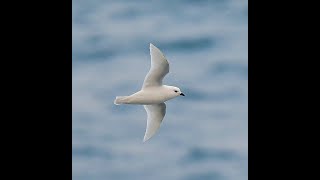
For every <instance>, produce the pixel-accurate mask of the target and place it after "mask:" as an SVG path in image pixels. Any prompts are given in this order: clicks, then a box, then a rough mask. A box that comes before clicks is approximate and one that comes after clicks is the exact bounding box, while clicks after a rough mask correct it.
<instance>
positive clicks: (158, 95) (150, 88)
mask: <svg viewBox="0 0 320 180" xmlns="http://www.w3.org/2000/svg"><path fill="white" fill-rule="evenodd" d="M150 55H151V68H150V71H149V73H148V74H147V76H146V77H145V80H144V83H143V86H142V88H141V90H140V91H138V92H136V93H134V94H132V95H130V96H117V97H116V99H115V101H114V104H116V105H120V104H138V105H144V108H145V110H146V112H147V115H148V120H147V129H146V132H145V136H144V139H143V141H147V140H148V139H150V138H151V137H152V136H153V135H154V134H155V133H156V131H157V130H158V129H159V127H160V124H161V122H162V120H163V118H164V116H165V113H166V105H165V103H164V102H166V101H168V100H170V99H172V98H175V97H177V96H180V95H182V96H184V94H183V93H182V92H181V91H180V89H179V88H177V87H174V86H167V85H162V80H163V78H164V76H165V75H166V74H168V73H169V63H168V61H167V59H166V58H165V56H164V55H163V54H162V52H161V51H160V50H159V49H158V48H157V47H155V46H154V45H153V44H150Z"/></svg>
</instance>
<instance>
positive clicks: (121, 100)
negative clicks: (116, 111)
mask: <svg viewBox="0 0 320 180" xmlns="http://www.w3.org/2000/svg"><path fill="white" fill-rule="evenodd" d="M127 97H128V96H117V97H116V99H115V100H114V104H115V105H120V104H125V103H126V98H127Z"/></svg>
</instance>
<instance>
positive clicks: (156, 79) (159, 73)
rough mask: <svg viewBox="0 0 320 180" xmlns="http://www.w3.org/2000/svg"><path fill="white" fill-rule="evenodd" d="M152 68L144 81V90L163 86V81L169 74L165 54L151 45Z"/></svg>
mask: <svg viewBox="0 0 320 180" xmlns="http://www.w3.org/2000/svg"><path fill="white" fill-rule="evenodd" d="M150 55H151V67H150V70H149V72H148V74H147V76H146V77H145V79H144V82H143V85H142V89H143V88H146V87H152V86H161V85H162V79H163V78H164V76H165V75H166V74H168V73H169V63H168V61H167V59H166V57H165V56H164V55H163V53H162V52H161V51H160V50H159V49H158V48H157V47H155V46H154V45H153V44H151V43H150Z"/></svg>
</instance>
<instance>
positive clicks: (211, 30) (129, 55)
mask: <svg viewBox="0 0 320 180" xmlns="http://www.w3.org/2000/svg"><path fill="white" fill-rule="evenodd" d="M72 3H73V4H72V16H73V22H72V61H73V67H72V68H73V69H72V94H73V95H72V116H73V119H72V176H73V179H74V180H89V179H90V180H107V179H117V180H118V179H119V180H120V179H130V180H141V179H152V180H163V179H177V180H202V179H203V180H211V179H214V180H245V179H248V3H247V0H176V1H171V0H158V1H156V0H153V1H142V0H139V1H138V0H137V1H131V0H117V1H107V0H90V1H85V0H73V1H72ZM149 43H153V44H154V45H156V46H157V47H158V48H159V49H161V50H162V51H163V53H164V54H165V55H166V57H167V59H168V60H169V62H170V73H169V74H168V75H167V76H166V77H165V79H164V82H165V84H168V85H175V86H178V87H180V89H181V90H182V91H183V92H184V93H185V94H186V96H185V97H178V98H176V99H173V100H171V101H168V102H167V103H166V104H167V113H166V116H165V119H164V120H163V123H162V126H161V128H160V130H159V132H158V133H157V134H156V135H155V136H154V137H153V138H152V139H150V140H149V141H147V142H146V143H143V142H142V139H143V136H144V132H145V128H146V113H145V110H144V108H143V107H142V106H130V105H127V106H115V105H114V104H113V101H114V98H115V96H118V95H129V94H131V93H133V92H136V91H138V90H139V89H140V88H141V85H142V83H143V79H144V77H145V75H146V73H147V72H148V70H149V66H150V55H149Z"/></svg>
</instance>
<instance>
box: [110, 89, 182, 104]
mask: <svg viewBox="0 0 320 180" xmlns="http://www.w3.org/2000/svg"><path fill="white" fill-rule="evenodd" d="M171 88H172V86H166V85H162V86H159V87H149V88H145V89H142V90H140V91H138V92H136V93H134V94H132V95H130V96H120V97H121V98H120V99H121V100H120V102H117V101H116V102H115V104H141V105H150V104H160V103H163V102H166V101H168V100H170V99H172V98H175V97H176V94H173V93H170V92H171V91H172V90H171ZM116 100H117V99H116Z"/></svg>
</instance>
